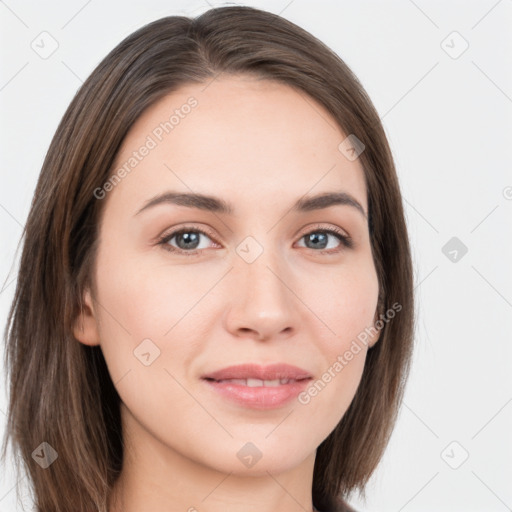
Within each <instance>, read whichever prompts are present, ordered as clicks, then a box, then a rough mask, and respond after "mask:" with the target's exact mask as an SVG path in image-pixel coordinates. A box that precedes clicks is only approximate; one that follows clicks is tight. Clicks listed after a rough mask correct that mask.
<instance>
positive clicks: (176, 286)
mask: <svg viewBox="0 0 512 512" xmlns="http://www.w3.org/2000/svg"><path fill="white" fill-rule="evenodd" d="M166 123H167V124H166ZM347 135H348V134H343V133H342V132H341V131H340V129H339V128H338V127H337V125H336V123H335V121H334V120H333V119H332V118H331V117H330V115H329V114H328V113H327V111H326V110H324V109H323V108H322V107H321V106H320V105H319V104H318V103H316V102H315V101H314V100H313V99H312V98H310V97H308V96H306V95H305V94H303V93H298V92H296V91H295V90H293V89H292V88H290V87H287V86H285V85H282V84H277V83H273V82H270V81H257V80H255V79H253V78H248V77H223V78H217V79H216V80H213V82H211V83H210V84H209V85H208V86H207V85H206V84H195V85H188V86H186V87H183V88H182V89H180V90H179V91H178V92H175V93H172V94H170V95H168V96H167V97H165V98H164V99H163V100H161V101H160V102H158V103H157V104H155V105H154V106H152V107H151V108H150V109H148V110H147V111H146V112H145V113H144V114H143V115H142V116H141V117H140V118H139V120H138V121H137V122H136V123H135V124H134V126H133V127H132V128H131V130H130V132H129V133H128V135H127V137H126V139H125V140H124V143H123V145H122V148H121V150H120V152H119V153H118V156H117V160H116V163H115V166H114V172H115V173H116V174H117V176H118V177H119V178H121V179H120V180H116V181H115V182H114V181H111V182H110V184H106V185H105V186H104V187H102V190H101V191H100V190H97V197H100V199H98V200H101V201H105V204H104V205H103V206H104V208H105V209H104V212H103V217H102V222H101V226H100V244H99V249H98V255H97V262H96V268H95V276H94V277H95V281H96V286H97V295H96V296H95V297H94V299H91V296H90V295H89V293H87V294H86V302H87V304H88V305H89V306H90V310H88V311H89V314H85V315H84V316H83V317H82V318H81V323H83V327H84V330H83V331H81V330H80V329H79V328H78V329H77V330H76V333H75V334H76V337H77V338H78V339H80V341H82V342H83V343H86V344H91V345H94V344H100V345H101V349H102V351H103V354H104V356H105V359H106V362H107V365H108V368H109V371H110V374H111V377H112V380H113V382H114V384H115V386H116V388H117V391H118V393H119V395H120V397H121V400H122V414H123V425H124V433H125V436H126V437H127V438H128V437H129V438H130V440H131V442H132V446H133V447H134V450H137V449H138V450H139V452H140V453H139V455H141V453H142V451H143V450H152V452H154V454H155V456H158V457H160V456H161V457H162V460H164V459H165V460H171V459H172V460H178V459H180V460H184V459H186V460H188V461H193V462H194V463H198V464H200V465H202V466H207V467H210V468H214V469H216V470H220V471H222V472H226V473H227V472H233V473H251V474H254V475H257V474H265V472H266V471H271V472H272V473H275V472H279V471H284V470H286V469H290V468H292V467H295V466H297V465H298V464H300V463H301V462H303V461H305V459H306V458H308V457H309V458H310V460H311V458H312V457H313V458H314V454H315V450H316V448H317V447H318V445H319V444H320V443H321V442H322V441H323V440H324V439H325V438H326V437H327V436H328V434H329V433H330V432H331V431H332V430H333V429H334V428H335V426H336V425H337V423H338V422H339V421H340V419H341V418H342V416H343V415H344V413H345V411H346V410H347V408H348V406H349V405H350V403H351V401H352V399H353V397H354V394H355V392H356V389H357V387H358V384H359V382H360V378H361V375H362V372H363V367H364V362H365V357H366V352H367V348H368V347H366V346H365V345H364V344H361V343H359V351H357V352H356V350H354V349H353V347H354V343H353V342H354V340H356V339H357V336H358V335H359V334H360V333H361V332H363V331H364V330H365V328H368V327H370V326H372V325H373V320H374V315H375V310H376V306H377V297H378V282H377V275H376V271H375V267H374V263H373V260H372V253H371V247H370V240H369V231H368V222H367V217H366V214H367V201H366V187H365V181H364V174H363V169H362V166H361V163H360V161H359V159H358V158H354V157H352V158H348V157H347V155H352V154H353V152H352V153H350V152H349V153H347V151H346V147H345V145H342V146H341V147H342V149H343V148H345V149H344V150H340V148H339V146H340V143H342V142H343V141H344V139H345V138H346V136H347ZM345 144H346V143H345ZM144 148H145V149H144ZM122 168H124V172H123V171H120V169H122ZM327 193H329V194H331V193H332V194H341V193H342V194H346V196H345V197H350V198H351V199H352V200H353V201H354V203H353V204H350V202H347V201H341V202H340V201H338V202H336V201H334V202H332V201H324V202H322V201H321V200H317V201H316V202H309V201H310V200H311V198H313V197H317V196H320V195H322V194H327ZM165 194H168V196H167V198H166V196H165ZM175 194H179V195H180V196H175ZM191 194H197V195H198V196H199V195H201V196H208V198H199V197H196V198H195V199H194V197H193V196H191ZM181 195H182V196H181ZM173 197H174V199H173ZM339 197H342V196H339ZM155 198H157V200H155ZM213 198H215V199H213ZM298 201H300V202H301V203H303V207H302V208H300V207H297V206H296V203H297V202H298ZM357 203H358V204H359V205H360V207H361V209H359V208H358V207H357ZM226 205H229V210H230V211H227V210H228V208H226V207H225V206H226ZM299 206H300V203H299ZM326 230H335V231H337V232H339V233H340V235H341V237H350V239H351V240H352V245H351V246H349V245H346V244H345V242H344V239H343V238H338V236H337V235H336V232H334V233H330V232H326ZM177 231H182V233H181V234H174V233H175V232H177ZM201 232H202V233H201ZM375 341H376V337H374V338H373V339H372V338H369V342H370V345H372V344H373V343H374V342H375ZM347 351H349V352H350V351H351V354H352V357H351V358H350V359H349V358H348V357H346V354H347ZM342 359H343V361H344V362H343V363H342V364H341V363H340V361H341V360H342ZM336 362H338V363H340V364H341V366H342V368H341V370H340V369H339V368H340V364H338V365H336ZM249 364H250V365H255V366H254V367H247V366H246V367H244V366H242V367H241V368H238V369H235V370H232V369H231V370H226V371H225V372H224V373H219V372H220V371H221V370H224V369H226V368H228V367H233V366H239V365H249ZM276 364H277V365H290V366H292V367H294V368H291V367H281V368H279V367H274V368H272V367H271V365H276ZM334 368H337V370H333V369H334ZM326 372H328V373H329V372H330V377H331V378H330V379H328V378H327V377H325V376H324V377H323V375H324V374H325V373H326ZM304 377H308V378H307V379H304ZM283 378H284V379H289V382H288V383H286V380H285V381H283V380H280V379H283ZM319 380H320V381H321V384H320V385H318V383H317V392H316V394H315V392H314V390H313V391H312V392H311V393H309V391H308V390H310V389H311V386H314V383H315V382H317V381H319ZM262 381H264V382H262ZM318 389H320V390H318ZM137 447H138V448H137ZM149 447H151V448H149Z"/></svg>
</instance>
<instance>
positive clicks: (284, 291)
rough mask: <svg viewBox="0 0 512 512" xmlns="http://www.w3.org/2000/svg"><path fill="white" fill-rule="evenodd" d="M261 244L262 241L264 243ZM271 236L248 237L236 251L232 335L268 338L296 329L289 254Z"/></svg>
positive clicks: (230, 320) (231, 317)
mask: <svg viewBox="0 0 512 512" xmlns="http://www.w3.org/2000/svg"><path fill="white" fill-rule="evenodd" d="M260 240H261V241H260ZM272 240H273V239H272V237H271V236H270V235H268V234H267V235H264V236H260V237H259V240H257V239H256V237H255V236H248V237H246V238H245V239H244V240H243V241H242V242H241V243H240V244H239V245H238V246H237V248H236V253H237V254H236V256H235V261H234V267H235V268H234V275H233V278H234V280H235V283H234V286H233V291H232V295H231V304H230V310H229V312H228V315H227V318H228V323H229V329H230V330H231V331H237V330H238V331H239V330H242V331H244V332H246V331H247V330H250V331H253V332H256V333H258V336H259V337H264V338H268V337H271V336H272V335H277V334H278V333H279V332H281V331H283V330H290V328H295V327H296V321H297V311H296V308H297V304H296V303H295V301H294V294H293V293H292V292H291V291H290V289H288V286H290V285H289V284H288V283H287V281H289V280H290V275H289V274H290V272H288V271H287V267H286V262H285V254H281V253H280V252H279V248H278V247H274V246H273V245H272V244H273V242H272Z"/></svg>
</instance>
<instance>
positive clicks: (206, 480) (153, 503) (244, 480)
mask: <svg viewBox="0 0 512 512" xmlns="http://www.w3.org/2000/svg"><path fill="white" fill-rule="evenodd" d="M123 437H124V460H123V469H122V471H121V474H120V476H119V478H118V480H117V481H116V483H115V485H114V488H113V490H112V493H111V496H110V500H109V512H140V511H141V510H151V511H152V512H175V511H176V512H178V511H179V512H185V511H186V512H203V511H206V510H207V511H208V512H239V511H240V510H243V511H244V512H278V511H279V512H311V511H314V508H313V505H312V495H311V489H312V480H313V469H314V462H315V453H313V454H312V455H310V456H309V457H307V458H306V459H305V460H304V461H303V462H302V463H301V464H299V465H298V466H296V467H293V468H291V469H290V470H288V471H283V472H280V473H274V472H272V471H271V470H270V471H264V472H262V473H261V474H254V475H248V474H247V473H246V474H243V473H242V472H240V473H236V472H222V471H221V470H218V469H216V468H213V467H211V466H207V465H205V464H201V463H200V462H198V461H195V460H192V459H191V458H188V457H185V456H184V455H182V454H181V453H178V452H177V451H176V450H173V449H171V448H169V447H168V446H166V445H164V444H163V443H160V442H159V441H158V439H156V438H155V437H153V436H152V435H151V434H150V433H149V432H147V430H145V429H144V428H143V427H142V426H141V425H139V424H138V423H136V422H135V420H134V419H133V418H131V419H129V420H128V421H126V423H125V422H124V421H123ZM135 440H136V442H135Z"/></svg>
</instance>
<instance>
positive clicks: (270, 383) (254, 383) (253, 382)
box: [218, 379, 294, 388]
mask: <svg viewBox="0 0 512 512" xmlns="http://www.w3.org/2000/svg"><path fill="white" fill-rule="evenodd" d="M218 382H229V383H231V384H237V385H239V386H247V387H248V388H257V387H261V386H264V387H269V388H275V387H277V386H281V385H283V384H288V383H289V382H294V379H274V380H261V379H226V380H219V381H218Z"/></svg>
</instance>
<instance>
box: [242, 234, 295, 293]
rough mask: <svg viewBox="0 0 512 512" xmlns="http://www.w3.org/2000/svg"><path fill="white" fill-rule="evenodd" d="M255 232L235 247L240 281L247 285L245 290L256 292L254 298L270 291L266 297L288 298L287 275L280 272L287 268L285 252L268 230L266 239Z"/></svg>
mask: <svg viewBox="0 0 512 512" xmlns="http://www.w3.org/2000/svg"><path fill="white" fill-rule="evenodd" d="M262 238H263V237H262V236H261V235H260V236H259V239H256V238H255V237H254V236H248V237H246V238H245V239H244V240H243V241H242V242H241V243H240V244H239V245H238V247H237V248H236V252H237V256H238V257H237V261H236V263H235V267H236V268H237V273H238V274H239V276H240V280H241V282H243V283H245V286H247V287H248V289H247V290H246V292H251V291H252V292H253V293H252V295H253V297H254V299H255V300H257V299H258V296H260V295H262V294H263V295H268V297H266V299H267V300H268V299H269V298H271V297H273V298H274V299H276V300H277V299H280V298H283V299H285V300H289V296H288V294H289V292H286V290H285V288H286V287H285V285H284V283H283V280H285V278H286V276H284V275H283V276H280V274H281V273H286V272H283V271H282V270H281V269H283V268H285V267H284V265H283V259H284V254H280V253H279V248H278V247H274V246H273V245H272V243H273V239H272V237H271V236H269V235H268V234H267V235H266V236H265V238H264V240H263V239H262Z"/></svg>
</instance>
